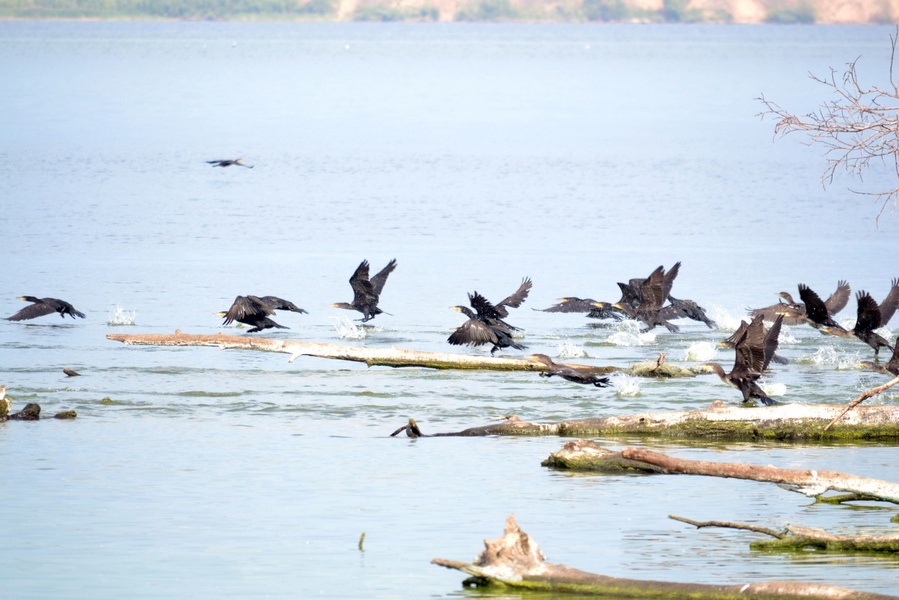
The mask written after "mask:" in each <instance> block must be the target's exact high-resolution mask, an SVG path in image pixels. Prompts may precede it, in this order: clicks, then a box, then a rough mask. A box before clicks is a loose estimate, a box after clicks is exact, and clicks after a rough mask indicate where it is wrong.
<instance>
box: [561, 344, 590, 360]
mask: <svg viewBox="0 0 899 600" xmlns="http://www.w3.org/2000/svg"><path fill="white" fill-rule="evenodd" d="M556 356H558V357H559V358H589V356H588V355H587V351H586V350H584V347H583V346H582V345H580V344H575V343H574V342H572V341H570V340H565V341H564V342H561V343H560V344H559V346H558V350H556Z"/></svg>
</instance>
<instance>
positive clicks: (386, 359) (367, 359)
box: [106, 330, 616, 374]
mask: <svg viewBox="0 0 899 600" xmlns="http://www.w3.org/2000/svg"><path fill="white" fill-rule="evenodd" d="M106 339H108V340H113V341H116V342H122V343H123V344H125V345H127V346H132V345H135V346H136V345H144V346H214V347H217V348H222V349H226V348H237V349H243V350H261V351H263V352H283V353H285V354H290V362H293V361H294V360H296V359H297V358H299V357H300V356H315V357H318V358H333V359H337V360H349V361H355V362H362V363H365V364H366V365H368V366H369V367H372V366H382V367H427V368H431V369H480V370H492V371H545V370H547V368H548V367H547V366H546V365H544V364H543V363H540V362H537V361H535V360H525V359H520V358H501V357H492V356H474V355H470V354H450V353H444V352H422V351H417V350H405V349H402V348H368V347H364V346H342V345H339V344H320V343H314V342H298V341H294V340H278V339H272V338H264V337H249V336H237V335H225V334H222V333H218V334H215V335H199V334H190V333H182V332H181V331H180V330H179V331H176V332H175V333H174V334H157V333H144V334H132V333H110V334H108V335H107V336H106ZM568 366H570V367H574V368H576V369H581V370H583V371H586V372H589V373H600V374H601V373H610V372H612V371H615V370H616V369H615V367H593V366H590V365H576V364H575V365H571V364H570V365H568Z"/></svg>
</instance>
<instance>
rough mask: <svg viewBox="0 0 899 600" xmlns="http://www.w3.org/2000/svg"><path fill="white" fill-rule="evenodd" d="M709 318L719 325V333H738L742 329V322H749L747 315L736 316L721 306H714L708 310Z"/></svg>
mask: <svg viewBox="0 0 899 600" xmlns="http://www.w3.org/2000/svg"><path fill="white" fill-rule="evenodd" d="M708 314H709V317H711V318H712V320H713V321H715V323H717V324H718V329H719V331H736V330H737V328H738V327H740V322H741V321H743V320H744V319H747V320H748V317H746V316H745V315H739V316H735V315H734V314H733V313H731V312H730V311H728V310H726V309H724V308H722V307H721V306H717V305H712V307H711V308H709V310H708Z"/></svg>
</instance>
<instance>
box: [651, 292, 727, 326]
mask: <svg viewBox="0 0 899 600" xmlns="http://www.w3.org/2000/svg"><path fill="white" fill-rule="evenodd" d="M668 302H670V304H669V305H668V306H666V307H664V308H662V318H663V319H666V320H667V319H692V320H694V321H700V322H701V323H705V324H706V326H707V327H708V328H709V329H715V328H716V327H717V326H718V325H717V323H715V321H713V320H712V319H710V318H709V316H708V315H707V314H705V309H704V308H702V307H701V306H699V305H698V304H696V303H695V302H693V301H692V300H680V299H678V298H675V297H674V296H672V295H671V294H669V295H668Z"/></svg>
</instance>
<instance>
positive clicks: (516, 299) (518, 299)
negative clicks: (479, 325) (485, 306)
mask: <svg viewBox="0 0 899 600" xmlns="http://www.w3.org/2000/svg"><path fill="white" fill-rule="evenodd" d="M533 286H534V284H533V283H532V282H531V278H530V277H525V278H524V279H522V280H521V285H520V286H518V289H517V290H515V293H513V294H512V295H510V296H508V297H507V298H503V299H502V300H500V301H499V302H497V303H496V304H494V305H493V309H494V310H495V311H496V315H497V316H498V317H500V318H502V319H505V318H506V317H508V316H509V311H508V310H507V309H508V308H518V307H519V306H521V305H522V304H523V303H524V301H525V300H526V299H527V297H528V294H529V293H531V288H532V287H533Z"/></svg>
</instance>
